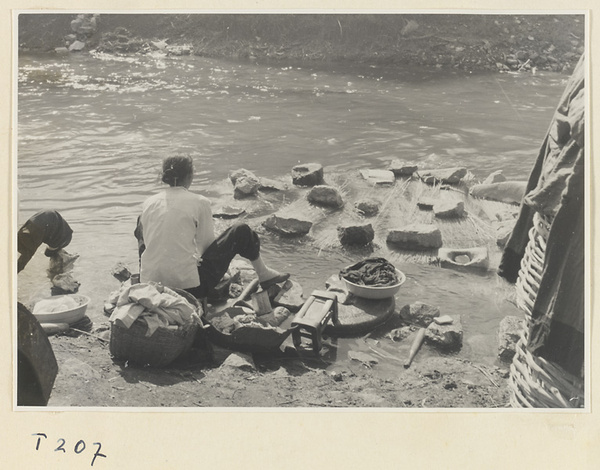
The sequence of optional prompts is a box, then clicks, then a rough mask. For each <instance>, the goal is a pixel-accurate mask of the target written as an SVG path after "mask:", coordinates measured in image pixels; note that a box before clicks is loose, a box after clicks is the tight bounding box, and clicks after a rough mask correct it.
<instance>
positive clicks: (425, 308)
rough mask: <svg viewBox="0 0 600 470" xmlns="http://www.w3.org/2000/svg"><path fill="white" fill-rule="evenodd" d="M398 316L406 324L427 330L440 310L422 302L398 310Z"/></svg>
mask: <svg viewBox="0 0 600 470" xmlns="http://www.w3.org/2000/svg"><path fill="white" fill-rule="evenodd" d="M400 316H401V317H402V319H403V320H405V321H406V322H408V323H410V324H413V325H419V326H422V327H423V328H427V327H428V326H429V325H430V324H431V322H433V319H434V318H436V317H439V316H440V309H439V308H438V307H433V306H431V305H427V304H425V303H423V302H415V303H413V304H409V305H405V306H404V307H402V308H401V309H400Z"/></svg>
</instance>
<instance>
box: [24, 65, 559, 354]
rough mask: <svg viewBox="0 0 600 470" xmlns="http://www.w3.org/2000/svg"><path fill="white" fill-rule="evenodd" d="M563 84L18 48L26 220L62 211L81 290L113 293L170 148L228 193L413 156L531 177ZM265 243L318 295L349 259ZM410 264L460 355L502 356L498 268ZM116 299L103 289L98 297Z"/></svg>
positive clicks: (36, 269) (425, 162) (419, 293)
mask: <svg viewBox="0 0 600 470" xmlns="http://www.w3.org/2000/svg"><path fill="white" fill-rule="evenodd" d="M565 83H566V77H564V76H562V75H558V74H550V73H544V74H538V75H532V74H529V73H527V74H522V75H520V74H495V73H492V74H466V73H463V72H455V71H450V72H448V71H446V70H444V71H442V70H435V69H433V70H432V69H415V68H411V69H407V70H403V69H400V70H397V69H396V70H393V69H385V68H380V67H369V66H362V67H351V66H339V65H328V66H325V65H323V66H321V67H319V68H311V67H309V66H306V65H297V64H286V65H282V64H270V65H260V64H256V63H249V62H246V63H237V62H229V61H220V60H213V59H206V58H200V57H183V58H182V57H180V58H170V57H165V56H161V55H147V56H140V57H128V58H122V57H121V58H119V57H114V56H107V55H101V54H97V55H95V56H93V55H83V54H82V55H77V54H72V55H68V56H64V57H55V56H53V57H33V56H22V57H20V58H19V95H18V170H17V176H18V188H19V211H18V222H19V224H20V223H23V222H24V221H25V220H26V219H27V218H28V217H29V216H30V215H32V214H33V213H34V212H36V211H37V210H39V209H43V208H56V209H58V210H60V211H61V213H62V214H63V215H64V216H65V217H66V219H67V220H68V221H69V223H70V224H71V225H72V227H73V228H74V230H75V232H76V236H75V238H74V239H73V242H72V245H71V250H70V251H72V252H77V253H80V254H81V258H80V260H79V261H78V266H77V268H76V269H77V270H76V273H75V274H76V277H77V278H78V279H79V280H80V281H81V282H82V289H81V290H82V292H84V293H85V288H86V285H94V286H95V287H94V290H95V291H99V292H100V293H101V295H105V294H106V295H108V293H109V292H110V291H111V290H114V289H115V288H116V287H117V283H116V281H115V280H114V279H113V278H112V277H111V276H110V270H111V268H112V267H113V266H114V265H115V264H116V262H118V261H122V262H125V263H127V264H129V265H130V266H131V267H135V266H136V262H137V261H136V256H137V254H136V253H137V252H136V243H135V240H134V238H133V234H132V232H133V228H134V224H135V219H136V217H137V215H138V212H139V207H140V204H141V203H142V201H143V200H144V199H145V198H146V197H148V196H149V195H150V194H152V193H153V192H155V191H156V190H157V189H158V188H159V187H160V185H159V182H158V172H159V167H160V160H161V158H162V157H164V156H165V155H170V154H173V153H184V152H185V153H192V154H193V155H194V158H195V163H196V178H195V181H194V184H193V188H192V189H194V190H196V191H200V192H203V193H204V194H206V195H207V196H209V197H211V198H213V199H214V200H215V201H216V202H218V200H219V198H223V197H224V194H227V196H228V197H229V196H230V193H231V186H230V185H229V183H227V182H226V181H225V180H226V177H227V174H228V172H229V171H231V170H234V169H238V168H248V169H251V170H253V171H254V172H255V173H256V174H257V175H259V176H262V177H270V178H277V179H285V178H287V177H288V176H289V172H290V169H291V167H292V166H294V165H296V164H298V163H299V162H302V163H305V162H313V161H314V162H320V163H321V164H323V166H325V167H326V171H327V172H343V171H347V170H356V169H360V168H385V166H386V164H387V162H388V161H389V160H391V159H393V158H401V159H405V160H411V161H415V162H416V163H418V165H419V166H420V167H421V168H426V167H431V168H433V167H451V166H459V165H460V166H465V167H467V168H469V169H470V170H471V171H472V172H473V173H474V174H475V176H476V178H478V179H484V178H485V177H486V176H487V175H488V174H489V173H490V172H492V171H494V170H497V169H501V170H502V171H503V172H504V174H505V175H506V176H507V177H508V178H509V179H525V178H526V177H527V175H528V174H529V171H530V169H531V165H532V164H533V161H534V159H535V156H536V153H537V150H538V147H539V145H540V143H541V141H542V138H543V136H544V133H545V131H546V129H547V126H548V124H549V122H550V118H551V116H552V113H553V111H554V109H555V106H556V103H557V102H558V99H559V97H560V94H561V93H562V90H563V88H564V85H565ZM264 249H265V252H266V257H269V258H271V259H275V260H276V263H277V267H279V268H281V269H287V270H289V271H291V272H292V273H293V274H294V276H295V278H296V279H298V280H299V281H300V282H301V283H302V284H303V285H304V287H305V292H306V293H310V291H311V290H312V289H313V288H322V284H323V282H324V280H325V279H326V278H327V277H329V275H330V274H332V273H333V272H336V270H337V269H339V268H340V267H342V266H344V265H345V264H347V263H348V262H349V261H350V260H351V256H349V255H348V254H345V253H343V252H338V251H337V250H332V251H331V252H327V251H321V252H319V251H317V250H316V249H315V248H314V247H313V246H310V245H309V246H305V245H303V244H298V243H281V242H280V241H279V240H278V239H277V238H272V237H269V236H265V237H264ZM46 267H47V265H46V260H45V259H44V258H43V256H41V257H40V256H36V257H35V258H34V260H33V261H32V262H31V264H30V266H28V267H27V269H26V270H25V271H24V272H23V273H22V274H21V275H20V277H19V293H20V294H21V293H25V292H27V293H28V295H31V294H30V293H31V292H35V291H36V286H39V285H40V284H41V282H40V279H41V278H43V275H44V272H45V269H46ZM401 269H403V270H404V271H405V272H406V273H407V275H408V277H409V280H408V281H407V284H406V286H405V287H404V288H403V292H402V299H400V300H399V303H402V304H403V303H404V302H409V301H413V300H422V301H425V302H427V303H431V304H434V305H443V306H444V307H443V308H444V313H451V314H452V313H456V314H461V315H462V316H463V322H464V327H465V338H466V340H465V343H466V344H465V348H464V351H463V353H464V354H466V355H467V356H469V355H472V354H475V355H479V356H481V355H483V356H486V355H488V354H489V355H490V357H493V356H494V352H493V349H494V347H495V339H494V338H493V336H494V334H495V332H494V330H495V328H496V327H497V323H498V320H499V318H502V317H503V316H504V315H506V314H507V308H512V307H507V306H506V302H504V301H502V300H498V294H497V291H498V289H497V285H496V281H495V280H494V279H492V278H479V277H475V278H474V277H473V276H465V275H462V274H455V273H448V272H447V271H446V270H439V269H436V268H433V267H429V266H417V265H410V266H402V267H401ZM40 273H41V274H40ZM44 287H45V288H46V286H44ZM23 295H24V294H23ZM96 295H98V294H96ZM104 299H105V297H101V296H100V297H98V298H93V299H92V300H93V302H94V303H95V305H96V306H100V305H102V303H103V301H104ZM24 300H27V299H24ZM100 310H101V309H100V308H97V309H96V310H95V311H97V312H100ZM509 313H510V312H509ZM98 316H99V318H97V320H101V317H102V315H101V314H100V313H98ZM477 338H479V340H478V339H477ZM469 340H471V342H469ZM474 343H477V344H475V345H474V346H473V344H474ZM470 346H472V349H473V351H475V352H473V353H472V354H471V353H470V351H471V349H470Z"/></svg>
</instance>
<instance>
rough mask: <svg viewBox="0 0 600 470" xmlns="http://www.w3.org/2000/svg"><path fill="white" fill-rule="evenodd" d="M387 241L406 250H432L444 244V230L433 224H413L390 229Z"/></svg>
mask: <svg viewBox="0 0 600 470" xmlns="http://www.w3.org/2000/svg"><path fill="white" fill-rule="evenodd" d="M387 242H388V243H391V244H392V245H395V246H396V247H398V248H403V249H405V250H431V249H436V248H440V247H441V246H442V232H441V231H440V229H439V228H438V227H436V226H435V225H433V224H412V225H407V226H406V227H402V228H398V229H392V230H390V231H389V232H388V235H387Z"/></svg>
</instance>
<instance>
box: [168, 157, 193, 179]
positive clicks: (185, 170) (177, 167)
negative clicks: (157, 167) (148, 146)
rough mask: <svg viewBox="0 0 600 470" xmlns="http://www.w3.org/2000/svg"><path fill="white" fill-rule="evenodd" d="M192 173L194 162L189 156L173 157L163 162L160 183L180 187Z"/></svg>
mask: <svg viewBox="0 0 600 470" xmlns="http://www.w3.org/2000/svg"><path fill="white" fill-rule="evenodd" d="M193 173H194V162H193V160H192V157H190V156H189V155H175V156H173V157H167V158H165V159H164V160H163V173H162V182H163V183H167V184H168V185H169V186H182V185H183V181H184V179H185V178H186V177H187V176H188V175H190V174H193Z"/></svg>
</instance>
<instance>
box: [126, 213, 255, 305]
mask: <svg viewBox="0 0 600 470" xmlns="http://www.w3.org/2000/svg"><path fill="white" fill-rule="evenodd" d="M134 234H135V236H136V238H137V240H138V246H139V254H140V256H141V255H142V253H143V252H144V249H145V246H144V239H143V233H142V228H141V226H140V225H139V219H138V226H137V227H136V230H135V232H134ZM259 254H260V239H259V238H258V235H257V234H256V232H255V231H254V230H252V229H251V228H250V227H249V226H248V225H247V224H235V225H233V226H231V227H229V228H228V229H227V230H225V231H224V232H223V233H222V234H221V235H220V236H219V237H217V239H216V240H215V241H214V242H212V243H211V244H210V245H209V247H208V248H207V249H206V251H205V252H204V254H203V255H202V258H201V261H200V262H199V264H198V275H199V276H200V285H199V286H198V287H193V288H189V289H185V290H187V291H188V292H189V293H190V294H192V295H194V296H195V297H197V298H205V297H210V296H211V293H212V290H213V289H214V288H215V287H216V286H217V284H218V283H219V281H220V280H221V279H222V278H223V276H224V275H225V273H226V272H227V270H228V269H229V265H230V264H231V261H232V260H233V258H234V257H235V256H236V255H240V256H241V257H242V258H246V259H249V260H255V259H257V258H258V256H259Z"/></svg>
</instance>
